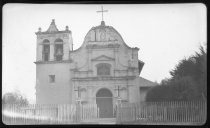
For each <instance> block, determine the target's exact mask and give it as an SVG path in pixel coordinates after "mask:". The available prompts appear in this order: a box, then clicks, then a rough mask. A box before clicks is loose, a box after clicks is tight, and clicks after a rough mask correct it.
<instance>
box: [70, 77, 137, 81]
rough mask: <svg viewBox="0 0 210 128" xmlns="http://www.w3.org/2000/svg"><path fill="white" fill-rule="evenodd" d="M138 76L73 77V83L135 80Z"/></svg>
mask: <svg viewBox="0 0 210 128" xmlns="http://www.w3.org/2000/svg"><path fill="white" fill-rule="evenodd" d="M135 78H136V76H119V77H113V76H103V77H73V78H72V80H73V81H100V80H102V81H104V80H133V79H135Z"/></svg>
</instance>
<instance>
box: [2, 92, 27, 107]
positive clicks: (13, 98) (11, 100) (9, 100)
mask: <svg viewBox="0 0 210 128" xmlns="http://www.w3.org/2000/svg"><path fill="white" fill-rule="evenodd" d="M13 104H15V105H17V106H24V105H28V104H29V102H28V100H27V99H26V98H24V97H23V96H22V95H21V94H20V93H17V92H8V93H5V94H4V95H3V97H2V106H3V107H6V106H7V105H13Z"/></svg>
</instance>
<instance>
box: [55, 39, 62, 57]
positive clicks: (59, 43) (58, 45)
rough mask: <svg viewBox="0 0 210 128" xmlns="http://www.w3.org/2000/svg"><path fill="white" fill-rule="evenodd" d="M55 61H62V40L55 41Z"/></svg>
mask: <svg viewBox="0 0 210 128" xmlns="http://www.w3.org/2000/svg"><path fill="white" fill-rule="evenodd" d="M54 56H55V60H57V61H59V60H62V59H63V40H62V39H56V40H55V54H54Z"/></svg>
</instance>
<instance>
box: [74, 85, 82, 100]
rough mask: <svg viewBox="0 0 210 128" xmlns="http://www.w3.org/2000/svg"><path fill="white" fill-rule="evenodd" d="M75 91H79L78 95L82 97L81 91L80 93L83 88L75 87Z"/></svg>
mask: <svg viewBox="0 0 210 128" xmlns="http://www.w3.org/2000/svg"><path fill="white" fill-rule="evenodd" d="M74 91H77V97H78V98H80V96H81V93H80V92H81V88H80V87H79V86H78V87H77V88H76V87H75V88H74Z"/></svg>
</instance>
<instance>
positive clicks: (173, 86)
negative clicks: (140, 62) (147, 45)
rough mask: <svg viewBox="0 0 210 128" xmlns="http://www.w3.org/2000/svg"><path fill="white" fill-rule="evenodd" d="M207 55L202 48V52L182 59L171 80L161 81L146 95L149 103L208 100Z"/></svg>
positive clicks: (172, 72)
mask: <svg viewBox="0 0 210 128" xmlns="http://www.w3.org/2000/svg"><path fill="white" fill-rule="evenodd" d="M206 57H207V53H206V51H205V50H204V48H203V47H201V46H200V52H199V53H198V52H196V53H195V55H192V56H191V57H189V58H188V59H187V58H184V59H182V60H181V61H180V62H179V63H178V65H176V66H175V68H174V70H172V71H170V74H171V78H169V79H164V80H162V81H161V84H160V86H157V87H154V88H152V89H151V90H149V92H148V93H147V95H146V100H147V101H159V100H161V101H163V100H164V101H165V100H201V99H204V100H206V96H207V90H206V88H207V70H206V69H207V59H206Z"/></svg>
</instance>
